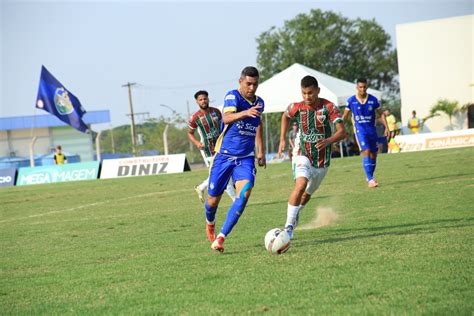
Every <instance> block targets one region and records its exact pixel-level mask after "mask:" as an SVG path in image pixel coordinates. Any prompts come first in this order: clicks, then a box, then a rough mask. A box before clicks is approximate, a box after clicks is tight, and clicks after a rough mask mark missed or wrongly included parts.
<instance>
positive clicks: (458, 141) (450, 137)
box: [395, 128, 474, 152]
mask: <svg viewBox="0 0 474 316" xmlns="http://www.w3.org/2000/svg"><path fill="white" fill-rule="evenodd" d="M395 142H396V143H397V144H398V146H399V147H400V151H401V152H407V151H418V150H432V149H444V148H457V147H469V146H474V129H472V128H471V129H464V130H458V131H448V132H438V133H426V134H425V133H424V134H412V135H400V136H396V137H395Z"/></svg>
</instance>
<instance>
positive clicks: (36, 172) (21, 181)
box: [16, 161, 100, 185]
mask: <svg viewBox="0 0 474 316" xmlns="http://www.w3.org/2000/svg"><path fill="white" fill-rule="evenodd" d="M99 165H100V163H99V162H98V161H91V162H81V163H71V164H65V165H52V166H40V167H33V168H30V167H28V168H20V169H19V170H18V177H17V183H16V185H30V184H44V183H54V182H68V181H81V180H92V179H97V176H98V174H99Z"/></svg>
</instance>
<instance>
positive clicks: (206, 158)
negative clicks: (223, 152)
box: [200, 150, 212, 168]
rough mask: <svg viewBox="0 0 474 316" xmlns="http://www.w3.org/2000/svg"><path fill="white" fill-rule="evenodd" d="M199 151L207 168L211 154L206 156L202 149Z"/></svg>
mask: <svg viewBox="0 0 474 316" xmlns="http://www.w3.org/2000/svg"><path fill="white" fill-rule="evenodd" d="M200 152H201V156H202V159H204V163H205V164H206V167H208V168H209V166H210V165H211V161H212V156H211V157H206V154H205V153H204V150H200Z"/></svg>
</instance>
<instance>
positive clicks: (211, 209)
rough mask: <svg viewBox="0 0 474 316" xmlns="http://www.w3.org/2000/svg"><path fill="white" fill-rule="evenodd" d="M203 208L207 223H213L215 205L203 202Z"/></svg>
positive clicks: (215, 210)
mask: <svg viewBox="0 0 474 316" xmlns="http://www.w3.org/2000/svg"><path fill="white" fill-rule="evenodd" d="M204 208H205V209H206V219H207V221H208V222H209V223H214V221H215V220H216V212H217V206H215V207H211V206H209V204H207V200H206V203H204Z"/></svg>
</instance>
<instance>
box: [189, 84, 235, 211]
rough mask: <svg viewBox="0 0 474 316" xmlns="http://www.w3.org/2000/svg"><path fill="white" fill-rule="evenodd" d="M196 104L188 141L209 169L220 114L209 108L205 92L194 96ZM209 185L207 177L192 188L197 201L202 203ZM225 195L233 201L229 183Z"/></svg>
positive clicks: (199, 92)
mask: <svg viewBox="0 0 474 316" xmlns="http://www.w3.org/2000/svg"><path fill="white" fill-rule="evenodd" d="M194 98H195V99H196V103H197V105H198V106H199V110H198V111H196V113H194V114H193V116H191V118H190V119H189V121H188V127H189V130H188V138H189V140H190V141H191V142H192V143H193V144H194V145H195V146H196V147H197V148H198V149H199V151H200V152H201V155H202V158H203V159H204V163H205V164H206V166H207V167H208V168H209V164H210V162H211V160H212V156H213V155H214V153H215V152H214V147H215V145H216V141H217V138H219V134H220V132H219V130H220V125H221V121H222V115H221V112H220V111H219V110H218V109H216V108H213V107H209V94H208V93H207V91H204V90H200V91H198V92H196V93H195V94H194ZM196 130H197V131H198V133H199V136H200V138H201V140H200V141H199V140H197V139H196V136H195V135H194V132H195V131H196ZM208 185H209V177H207V179H206V180H204V181H203V182H202V183H201V184H199V185H197V186H195V187H194V190H195V191H196V193H197V194H198V197H199V199H200V200H201V202H202V203H204V191H205V190H206V189H207V186H208ZM226 192H227V194H228V195H229V196H230V198H231V199H232V201H234V200H235V190H234V187H233V186H232V184H231V183H230V182H229V184H228V185H227V189H226Z"/></svg>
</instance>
